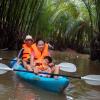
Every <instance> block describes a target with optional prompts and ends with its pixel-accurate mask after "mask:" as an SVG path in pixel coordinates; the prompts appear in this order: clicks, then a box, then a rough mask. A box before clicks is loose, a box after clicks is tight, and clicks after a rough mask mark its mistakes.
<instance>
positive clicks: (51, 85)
mask: <svg viewBox="0 0 100 100" xmlns="http://www.w3.org/2000/svg"><path fill="white" fill-rule="evenodd" d="M10 64H11V66H12V67H13V68H14V69H17V70H26V69H25V68H24V67H23V65H21V64H18V63H16V61H14V60H13V61H11V62H10ZM16 74H17V76H19V77H20V78H22V79H23V80H25V81H26V82H28V83H30V84H32V85H35V86H37V87H40V88H42V89H45V90H48V91H52V92H62V91H63V90H64V89H65V88H66V87H67V86H68V84H69V79H68V78H67V77H62V76H59V77H58V78H57V79H55V78H47V77H43V76H39V75H36V74H34V73H29V72H21V71H16Z"/></svg>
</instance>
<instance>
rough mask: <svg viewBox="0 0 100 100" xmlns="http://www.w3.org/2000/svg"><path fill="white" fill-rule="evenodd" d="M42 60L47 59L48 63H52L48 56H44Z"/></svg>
mask: <svg viewBox="0 0 100 100" xmlns="http://www.w3.org/2000/svg"><path fill="white" fill-rule="evenodd" d="M44 59H48V61H49V63H51V62H52V58H51V57H50V56H45V57H44Z"/></svg>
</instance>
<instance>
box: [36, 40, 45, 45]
mask: <svg viewBox="0 0 100 100" xmlns="http://www.w3.org/2000/svg"><path fill="white" fill-rule="evenodd" d="M39 41H43V42H44V44H45V41H44V40H42V39H37V40H36V41H35V43H36V45H37V44H38V42H39Z"/></svg>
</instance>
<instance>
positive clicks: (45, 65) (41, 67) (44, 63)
mask: <svg viewBox="0 0 100 100" xmlns="http://www.w3.org/2000/svg"><path fill="white" fill-rule="evenodd" d="M34 63H35V64H34V66H35V67H33V68H34V72H35V73H39V72H47V73H51V68H50V66H49V64H50V63H52V58H51V57H50V56H45V57H44V59H43V60H37V61H36V62H34ZM39 75H42V76H48V75H46V74H39Z"/></svg>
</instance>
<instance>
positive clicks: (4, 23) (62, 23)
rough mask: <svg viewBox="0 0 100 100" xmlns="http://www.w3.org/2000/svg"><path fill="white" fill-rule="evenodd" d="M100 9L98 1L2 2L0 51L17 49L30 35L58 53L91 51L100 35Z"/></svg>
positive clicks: (35, 0) (0, 12)
mask: <svg viewBox="0 0 100 100" xmlns="http://www.w3.org/2000/svg"><path fill="white" fill-rule="evenodd" d="M99 5H100V1H99V0H0V48H4V47H9V48H12V47H17V45H19V44H20V41H22V39H23V38H24V37H25V35H26V34H31V35H32V36H33V37H34V39H36V38H43V39H45V40H46V41H47V40H48V41H49V42H50V43H51V44H52V45H54V47H55V48H56V49H60V50H62V49H66V48H68V47H70V48H74V49H76V50H78V51H82V50H84V49H86V48H87V50H88V48H90V43H93V42H91V41H92V40H93V39H94V37H96V36H99V34H100V10H99ZM99 37H100V36H99ZM2 43H3V44H2ZM15 44H16V45H15ZM14 45H15V46H14Z"/></svg>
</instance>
